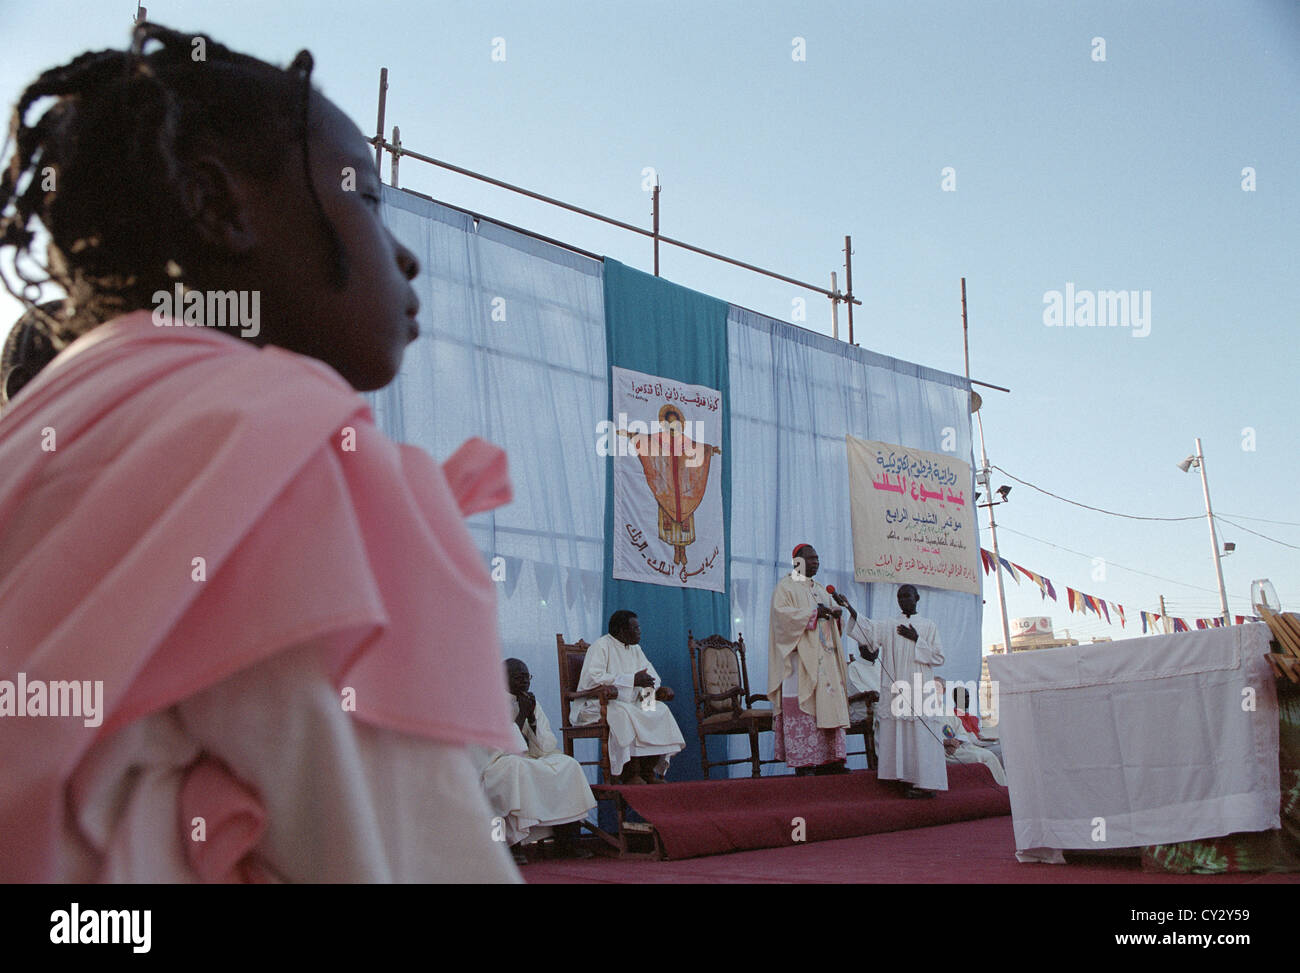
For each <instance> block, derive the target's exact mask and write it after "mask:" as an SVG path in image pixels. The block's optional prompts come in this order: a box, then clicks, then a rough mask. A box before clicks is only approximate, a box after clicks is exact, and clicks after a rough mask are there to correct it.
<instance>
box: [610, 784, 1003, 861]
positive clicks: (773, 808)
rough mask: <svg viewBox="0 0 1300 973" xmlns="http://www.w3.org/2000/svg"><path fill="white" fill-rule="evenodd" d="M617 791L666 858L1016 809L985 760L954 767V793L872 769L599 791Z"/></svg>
mask: <svg viewBox="0 0 1300 973" xmlns="http://www.w3.org/2000/svg"><path fill="white" fill-rule="evenodd" d="M593 790H594V791H595V793H596V795H597V797H613V796H614V795H617V796H618V797H620V798H621V799H622V800H623V801H625V802H626V804H627V805H628V806H629V807H631V808H632V810H634V811H635V812H636V813H637V814H638V815H639V816H640V817H642V818H644V819H645V820H646V821H647V822H649V823H650V824H652V825H653V826H654V828H655V830H656V831H657V832H658V836H659V841H660V844H661V846H662V849H663V853H664V857H666V858H669V859H674V860H678V859H685V858H697V857H701V856H705V855H719V854H723V853H727V852H736V851H748V850H753V849H758V848H782V847H786V846H790V845H799V844H808V843H811V842H822V841H833V840H836V839H842V838H851V837H856V836H861V835H871V834H879V833H881V832H889V831H900V830H904V829H908V828H924V827H929V826H933V825H938V824H948V823H951V822H954V821H967V820H971V819H973V818H986V817H1001V816H1004V815H1007V814H1010V812H1011V804H1010V799H1009V797H1008V795H1007V789H1006V788H1005V787H999V786H998V785H997V784H996V783H994V781H993V776H992V774H990V773H989V771H988V769H987V768H986V767H984V766H983V765H982V764H965V765H955V766H950V767H949V768H948V790H947V791H941V792H939V793H938V794H937V795H936V796H935V797H934V798H931V799H926V800H914V799H909V798H905V797H903V796H901V794H900V793H899V791H898V788H897V786H896V785H895V784H894V782H892V781H885V782H882V781H878V780H876V775H875V774H874V773H872V772H871V771H865V770H862V771H854V772H852V773H848V774H838V775H834V776H827V777H795V776H793V775H787V776H782V777H760V778H757V779H755V778H733V779H731V780H718V781H691V782H687V783H680V784H674V783H666V784H655V785H651V784H646V785H637V786H633V787H598V788H593Z"/></svg>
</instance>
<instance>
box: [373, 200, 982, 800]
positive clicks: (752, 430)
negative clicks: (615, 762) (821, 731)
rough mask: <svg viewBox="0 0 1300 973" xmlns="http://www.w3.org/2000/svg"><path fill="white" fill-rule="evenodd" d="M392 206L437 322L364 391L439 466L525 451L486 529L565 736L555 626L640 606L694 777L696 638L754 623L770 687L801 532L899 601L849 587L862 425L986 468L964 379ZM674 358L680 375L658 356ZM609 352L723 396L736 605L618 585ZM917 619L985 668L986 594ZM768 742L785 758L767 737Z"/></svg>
mask: <svg viewBox="0 0 1300 973" xmlns="http://www.w3.org/2000/svg"><path fill="white" fill-rule="evenodd" d="M383 198H384V203H383V208H384V215H385V219H386V220H387V222H388V224H389V226H390V227H391V228H392V230H393V232H394V234H396V236H397V237H398V238H399V239H400V240H401V241H402V242H403V243H405V244H406V245H407V246H409V247H410V248H411V249H412V251H413V252H414V253H415V254H416V256H417V257H418V258H419V260H420V275H419V277H418V278H417V279H416V280H415V282H414V286H415V288H416V290H417V292H418V294H419V296H420V303H421V308H420V329H421V332H422V333H421V336H420V338H419V339H418V340H417V341H416V342H415V343H414V344H413V345H411V347H410V348H408V349H407V353H406V360H405V362H404V363H403V366H402V371H401V374H400V375H399V376H398V378H397V379H396V381H394V382H393V383H392V384H391V385H389V386H388V387H387V388H385V389H383V390H381V391H379V392H376V393H372V394H370V395H369V396H368V399H369V401H370V403H371V406H372V408H373V410H374V413H375V419H376V421H377V422H378V424H379V426H380V428H381V429H383V430H384V432H385V433H387V434H388V435H389V436H391V437H392V438H393V439H396V440H399V441H401V442H408V443H413V444H416V445H418V446H421V447H423V448H424V449H425V450H427V451H428V452H429V453H430V454H431V455H432V456H433V457H434V458H435V459H437V460H440V461H441V460H444V459H446V458H447V456H449V455H450V454H451V453H452V452H453V451H454V450H455V449H456V447H457V446H459V445H460V444H461V443H462V442H463V441H464V440H465V439H467V438H469V437H470V436H482V437H483V438H485V439H488V440H490V441H491V442H494V443H496V444H498V445H499V446H502V447H503V448H504V449H505V450H506V452H507V453H508V455H509V458H510V475H511V479H512V481H513V483H514V490H515V499H514V501H513V502H512V503H511V504H509V505H508V506H506V507H503V508H501V509H500V510H497V511H493V512H491V513H484V514H479V515H477V516H475V517H472V518H470V521H469V527H470V533H471V535H472V536H473V537H474V539H475V542H476V543H477V544H478V547H479V550H480V551H481V552H482V554H483V557H484V559H485V561H487V562H489V563H490V564H493V565H494V566H495V567H496V569H497V570H496V575H497V577H498V589H497V590H498V595H499V599H498V613H499V614H498V619H499V624H500V629H501V638H502V651H503V655H504V656H506V657H509V656H514V657H517V658H520V659H523V660H524V661H525V662H526V663H527V664H528V666H529V668H530V669H531V670H532V673H533V691H534V693H536V695H537V699H538V702H539V703H540V705H541V706H542V707H543V709H545V710H546V714H547V716H548V717H549V718H550V721H551V723H552V725H554V726H557V727H558V726H559V725H560V712H559V680H558V673H557V670H556V658H555V634H556V633H557V632H561V633H563V634H564V636H565V637H566V639H567V640H570V641H576V640H577V639H578V638H585V639H587V641H589V642H590V641H594V640H595V639H596V638H597V637H599V636H600V635H601V634H603V633H604V631H605V628H606V621H607V619H608V617H609V614H610V612H611V611H613V609H614V607H619V606H625V607H629V608H632V609H633V610H634V611H637V612H638V613H639V614H640V616H641V621H642V628H643V631H644V645H645V648H646V651H647V653H648V654H649V655H650V657H651V658H652V659H653V660H654V663H655V666H656V667H657V668H658V669H659V671H660V673H661V674H662V675H663V676H664V679H665V680H666V681H667V682H668V683H669V684H670V685H671V686H672V687H673V688H674V689H675V690H676V692H677V699H676V700H675V702H674V706H673V712H674V714H675V715H676V716H677V721H678V724H679V725H680V726H681V729H682V735H683V736H684V737H685V738H686V740H687V744H688V752H687V753H686V754H685V755H682V757H679V759H678V760H677V761H676V762H675V763H674V766H673V771H672V777H673V779H676V780H685V779H689V778H690V777H691V776H694V775H698V772H699V771H698V767H699V764H698V754H699V751H698V746H699V744H698V740H697V737H696V731H695V718H694V713H693V700H692V693H691V679H690V671H689V660H688V656H687V652H686V629H687V628H688V627H690V628H694V630H695V632H696V634H697V635H708V634H711V633H713V632H719V633H723V634H729V635H731V636H733V637H734V636H735V635H736V634H737V633H738V632H739V633H744V636H745V641H746V643H747V645H748V647H749V674H750V680H751V683H752V687H751V688H752V689H753V690H754V691H755V692H764V691H765V690H766V681H767V623H768V606H769V604H770V600H771V594H772V589H773V587H774V586H775V584H776V579H777V578H778V577H779V576H780V574H781V573H782V572H783V571H785V570H788V567H789V554H790V548H791V547H793V546H794V544H795V543H798V542H800V541H809V542H810V543H812V544H814V545H816V547H817V548H818V550H819V551H820V552H821V555H822V565H823V568H822V572H821V575H819V576H820V577H821V578H822V580H823V581H828V582H830V583H833V584H835V585H836V587H837V588H839V589H840V590H842V591H844V592H846V593H849V595H850V597H851V598H852V600H853V602H854V605H855V606H856V607H857V608H858V609H859V610H860V611H863V610H865V611H867V612H869V613H873V614H877V615H883V614H888V613H892V612H893V611H894V609H895V608H896V603H895V601H894V597H895V591H896V589H895V587H894V586H893V585H858V584H856V583H855V582H854V581H853V559H852V544H851V541H850V528H849V509H848V466H847V459H846V454H845V446H844V434H845V433H851V434H852V435H854V436H858V437H860V438H863V439H876V440H883V441H886V442H896V443H900V444H902V445H905V446H915V447H919V448H921V449H928V450H932V451H935V452H943V445H944V439H945V433H946V431H947V430H949V429H951V430H953V434H954V435H955V436H956V447H955V449H954V450H953V451H952V452H953V455H956V456H958V457H960V458H962V459H964V460H967V461H969V460H970V456H971V425H970V416H969V414H968V412H967V404H966V403H967V397H966V393H967V388H968V387H967V384H966V380H965V379H964V378H961V377H959V376H955V375H950V374H947V373H944V372H940V371H936V370H934V369H930V368H925V367H922V366H920V365H915V364H912V363H910V362H905V361H900V360H897V359H893V358H887V357H885V356H883V355H876V354H873V353H872V352H869V351H865V350H863V349H861V348H854V347H852V346H850V345H847V344H845V343H844V342H841V341H834V340H832V339H831V338H828V337H825V336H823V335H819V334H815V333H813V332H809V331H806V330H804V329H802V328H798V327H795V326H793V325H790V324H786V323H784V322H781V321H777V320H774V319H773V318H769V317H766V316H764V315H761V314H755V313H753V312H751V311H746V310H742V309H740V308H736V307H730V306H728V305H726V304H725V303H723V302H720V301H716V300H714V299H712V298H708V297H705V296H704V295H700V294H696V293H694V292H692V291H688V290H686V289H684V288H681V287H677V286H675V285H673V284H670V283H668V282H667V281H664V280H661V279H656V278H653V277H650V276H648V275H646V274H642V273H640V272H638V271H634V270H630V269H629V268H627V267H624V266H623V265H621V264H619V263H617V262H616V261H614V260H606V261H605V263H604V266H603V267H602V264H601V261H598V260H592V259H590V258H588V257H584V256H581V255H579V254H575V253H573V252H571V251H569V250H565V249H564V248H562V247H558V246H554V245H552V244H548V243H543V242H541V241H538V240H536V239H534V238H531V237H529V236H527V235H525V234H522V233H517V232H515V231H513V230H509V229H507V228H504V227H501V226H498V225H496V224H493V223H491V222H489V221H487V220H476V219H474V218H473V217H472V216H470V215H469V214H467V213H464V212H461V211H459V210H455V209H452V208H449V207H446V206H442V205H440V204H438V203H435V202H433V201H431V200H428V199H425V198H423V197H420V196H418V195H415V194H413V193H408V192H405V191H401V190H394V189H392V188H390V187H384V190H383ZM614 278H618V280H619V283H618V284H614V285H611V286H610V293H609V295H608V303H609V305H610V307H611V308H612V313H610V314H607V307H606V304H607V294H606V285H607V284H611V281H612V280H613V279H614ZM628 305H634V306H628ZM719 308H721V312H719V310H718V309H719ZM719 313H720V314H721V316H720V317H719V316H718V315H719ZM607 317H610V318H611V320H613V321H614V325H613V327H614V328H615V329H616V330H617V332H618V334H617V335H616V336H614V337H610V334H609V331H610V329H608V328H607V327H606V319H607ZM692 319H695V320H696V324H694V325H689V324H688V323H687V322H688V321H690V320H692ZM619 322H623V324H620V323H619ZM635 322H640V323H639V324H637V323H635ZM624 324H626V325H628V326H626V327H625V326H624ZM720 332H721V333H720ZM607 344H608V348H607ZM678 352H680V353H681V366H680V367H681V368H682V369H684V370H683V371H681V372H680V373H679V372H678V371H677V366H676V365H672V364H671V362H670V359H669V358H663V359H661V358H659V357H658V356H660V355H666V356H670V357H671V356H676V355H677V354H678ZM920 353H923V349H919V350H918V354H920ZM642 355H644V356H654V357H641V356H642ZM616 356H617V357H616ZM660 361H663V362H664V364H656V362H660ZM611 364H613V365H621V366H623V367H627V368H635V369H637V370H639V371H646V372H651V373H654V374H668V375H672V376H673V377H677V378H680V379H681V380H682V381H685V382H691V383H694V384H700V385H709V386H711V387H713V388H717V389H719V390H720V391H721V392H722V395H723V403H724V409H725V410H726V415H725V416H724V420H723V429H724V436H723V443H722V447H723V453H722V455H721V456H720V457H718V458H719V459H721V460H722V463H723V467H722V469H723V476H724V477H725V480H724V484H725V492H724V495H723V502H724V511H725V514H726V516H727V517H728V522H727V526H726V537H727V547H728V550H727V554H728V559H729V581H728V593H727V597H722V596H713V597H714V598H715V599H717V600H719V601H720V602H721V606H720V607H719V605H718V604H717V603H715V602H709V603H708V605H707V607H704V606H695V605H688V604H685V603H683V604H681V605H679V606H674V605H671V604H670V605H668V606H667V608H665V609H661V608H660V607H659V602H658V598H657V596H656V593H655V592H653V591H651V592H650V594H647V595H644V596H643V592H645V591H649V590H650V589H655V588H658V586H655V585H644V584H630V583H624V582H611V581H610V580H609V578H610V575H611V571H610V565H609V563H608V557H609V554H608V551H607V549H606V542H605V534H606V527H607V524H608V523H609V519H610V510H609V507H608V504H609V503H610V497H611V493H610V490H609V485H608V484H609V465H610V461H609V460H608V459H607V458H606V457H603V456H600V455H598V453H597V451H596V443H597V439H598V428H597V424H598V423H600V422H601V421H603V420H605V419H606V418H607V417H609V415H610V405H611V403H610V388H609V367H610V365H611ZM972 489H973V486H972ZM661 590H662V591H663V592H664V593H665V596H668V597H670V596H672V595H676V596H677V597H678V598H679V599H681V598H682V593H681V592H679V591H673V589H668V588H663V589H661ZM693 594H699V595H703V596H704V597H709V596H708V593H693ZM430 597H437V592H432V591H431V592H430ZM920 610H921V612H922V614H925V615H928V616H929V617H931V618H933V619H934V620H935V621H936V622H937V623H938V625H939V630H940V633H941V636H942V638H943V641H944V645H945V648H946V650H947V657H948V663H947V665H945V666H944V667H943V675H944V676H946V677H948V678H950V679H963V680H964V679H975V678H978V674H979V665H980V623H981V600H980V598H979V597H978V596H975V595H959V594H955V593H951V592H944V591H938V590H935V589H930V588H925V589H922V592H921V609H920ZM670 611H673V612H677V617H678V619H679V620H678V621H677V622H676V623H674V622H672V621H669V620H667V619H668V617H669V616H668V612H670ZM674 624H676V625H677V626H679V627H677V628H673V625H674ZM854 649H855V647H854V646H852V645H850V650H851V651H852V650H854ZM457 650H458V651H474V647H473V646H461V647H457ZM503 689H504V677H503ZM761 739H762V747H763V749H764V755H765V756H767V757H770V756H771V749H772V743H771V735H770V734H767V735H764V736H763V737H762V738H761ZM746 745H747V744H746ZM715 746H716V744H715ZM733 746H735V745H734V744H733ZM733 753H734V751H733ZM578 755H579V756H580V757H582V758H583V759H589V758H590V757H591V756H592V753H591V751H590V750H589V749H588V745H587V744H585V743H583V742H579V745H578ZM718 755H719V756H720V755H721V754H718ZM855 764H856V765H861V761H860V759H859V760H858V761H855ZM764 771H765V773H784V772H786V768H785V767H784V766H783V765H780V764H778V765H774V766H769V767H767V768H764ZM732 772H733V773H741V774H743V773H747V772H748V771H747V768H744V767H740V768H733V770H732ZM715 776H716V775H715Z"/></svg>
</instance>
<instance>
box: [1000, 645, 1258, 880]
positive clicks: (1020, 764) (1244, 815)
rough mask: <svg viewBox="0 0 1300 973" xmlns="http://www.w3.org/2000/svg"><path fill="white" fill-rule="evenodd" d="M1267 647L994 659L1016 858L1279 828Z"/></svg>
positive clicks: (1142, 648)
mask: <svg viewBox="0 0 1300 973" xmlns="http://www.w3.org/2000/svg"><path fill="white" fill-rule="evenodd" d="M1268 639H1269V635H1268V628H1267V626H1265V625H1260V624H1252V625H1234V626H1230V627H1227V628H1212V629H1206V630H1198V631H1195V632H1182V633H1177V634H1174V635H1156V636H1151V637H1148V638H1139V639H1127V640H1124V641H1120V642H1098V643H1093V644H1089V645H1076V646H1066V647H1062V648H1056V649H1039V650H1035V651H1026V652H1017V653H1014V654H1013V655H1011V656H1010V657H1007V656H1005V655H997V656H990V657H989V659H988V662H989V675H990V677H991V678H992V679H993V680H995V681H996V682H997V684H998V703H999V707H998V708H999V720H1000V722H999V727H998V729H999V733H1000V736H1001V738H1002V747H1003V754H1004V755H1005V757H1006V770H1007V777H1008V786H1009V787H1010V791H1011V814H1012V822H1013V826H1014V830H1015V836H1016V848H1017V849H1018V854H1021V853H1023V852H1026V851H1028V850H1030V849H1036V850H1040V851H1041V855H1040V854H1038V853H1031V854H1029V855H1022V857H1025V858H1034V857H1042V858H1044V859H1045V860H1048V859H1050V855H1048V854H1047V850H1049V849H1065V848H1074V849H1100V848H1128V847H1134V846H1138V845H1148V844H1163V843H1167V842H1174V841H1188V840H1193V839H1197V838H1210V837H1218V836H1220V835H1225V834H1230V833H1232V832H1236V831H1264V830H1267V829H1270V828H1277V827H1279V826H1280V819H1279V804H1280V800H1281V794H1280V790H1279V782H1278V711H1277V690H1276V686H1275V684H1274V681H1273V673H1272V671H1271V669H1270V667H1269V665H1268V660H1267V659H1265V655H1266V654H1267V652H1268ZM1249 690H1253V692H1250V691H1249ZM1252 705H1253V708H1252ZM1056 857H1057V858H1059V855H1058V856H1056Z"/></svg>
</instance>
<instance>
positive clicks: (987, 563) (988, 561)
mask: <svg viewBox="0 0 1300 973" xmlns="http://www.w3.org/2000/svg"><path fill="white" fill-rule="evenodd" d="M980 564H982V565H984V573H985V574H988V573H989V572H990V571H992V570H993V555H992V554H990V553H989V552H988V551H986V550H984V548H982V547H981V548H980Z"/></svg>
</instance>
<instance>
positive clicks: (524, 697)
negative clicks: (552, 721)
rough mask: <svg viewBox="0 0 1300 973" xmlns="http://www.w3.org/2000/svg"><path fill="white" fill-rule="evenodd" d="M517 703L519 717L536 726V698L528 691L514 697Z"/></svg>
mask: <svg viewBox="0 0 1300 973" xmlns="http://www.w3.org/2000/svg"><path fill="white" fill-rule="evenodd" d="M515 699H516V700H518V701H519V717H520V719H524V720H528V721H529V722H530V723H533V724H534V725H536V713H537V697H536V696H534V695H533V694H532V693H530V692H528V691H526V690H525V691H524V692H522V693H519V694H518V695H516V696H515Z"/></svg>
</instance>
